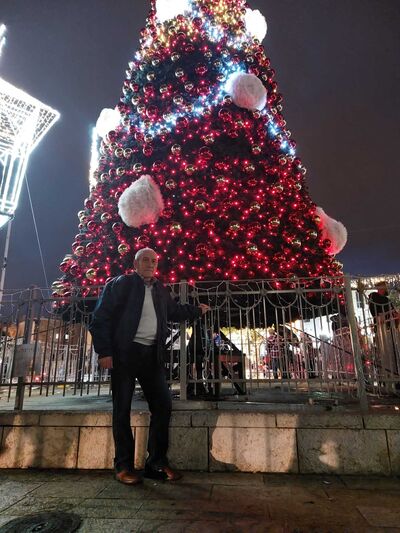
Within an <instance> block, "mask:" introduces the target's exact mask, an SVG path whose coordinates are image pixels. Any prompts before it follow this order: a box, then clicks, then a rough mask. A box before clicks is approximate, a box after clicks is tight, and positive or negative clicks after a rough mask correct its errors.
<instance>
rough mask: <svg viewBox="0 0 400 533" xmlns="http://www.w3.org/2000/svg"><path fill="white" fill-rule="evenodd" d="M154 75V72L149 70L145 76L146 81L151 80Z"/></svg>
mask: <svg viewBox="0 0 400 533" xmlns="http://www.w3.org/2000/svg"><path fill="white" fill-rule="evenodd" d="M155 77H156V73H155V72H153V71H150V72H148V73H147V75H146V78H147V80H148V81H153V80H154V79H155Z"/></svg>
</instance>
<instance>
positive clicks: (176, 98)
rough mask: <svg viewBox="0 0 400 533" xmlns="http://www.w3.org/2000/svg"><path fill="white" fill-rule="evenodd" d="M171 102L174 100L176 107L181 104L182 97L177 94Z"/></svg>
mask: <svg viewBox="0 0 400 533" xmlns="http://www.w3.org/2000/svg"><path fill="white" fill-rule="evenodd" d="M173 100H174V104H176V105H182V104H183V96H181V95H180V94H177V95H176V96H174V98H173Z"/></svg>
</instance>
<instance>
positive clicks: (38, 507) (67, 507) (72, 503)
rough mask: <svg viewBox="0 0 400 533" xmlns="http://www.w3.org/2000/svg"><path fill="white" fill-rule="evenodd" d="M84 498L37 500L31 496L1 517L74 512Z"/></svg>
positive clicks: (8, 508) (3, 512) (10, 508)
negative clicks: (48, 512) (47, 512)
mask: <svg viewBox="0 0 400 533" xmlns="http://www.w3.org/2000/svg"><path fill="white" fill-rule="evenodd" d="M81 502H82V498H50V497H48V498H37V497H35V496H33V495H31V494H29V495H28V496H26V497H25V498H23V499H22V500H19V501H18V502H17V503H15V504H14V505H11V506H10V507H7V509H5V510H4V511H2V513H1V516H5V515H7V516H22V515H26V514H35V513H42V512H46V511H65V512H68V511H72V510H73V509H74V507H76V506H77V505H79V504H80V503H81Z"/></svg>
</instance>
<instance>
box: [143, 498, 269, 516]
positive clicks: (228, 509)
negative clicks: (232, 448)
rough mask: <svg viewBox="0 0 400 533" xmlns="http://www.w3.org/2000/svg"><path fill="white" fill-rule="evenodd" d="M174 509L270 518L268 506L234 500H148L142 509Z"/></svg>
mask: <svg viewBox="0 0 400 533" xmlns="http://www.w3.org/2000/svg"><path fill="white" fill-rule="evenodd" d="M161 509H170V510H171V509H173V510H179V511H188V510H189V511H190V510H193V509H202V510H204V512H206V513H208V512H216V513H220V512H224V513H226V514H228V515H229V516H232V517H236V519H237V518H238V516H237V515H240V516H250V517H254V516H257V517H264V518H265V517H268V516H269V513H268V508H267V506H266V505H260V504H259V502H250V501H246V502H244V504H243V505H238V502H237V501H234V500H226V501H223V502H222V501H220V500H213V499H212V500H210V501H207V502H204V500H161V501H157V500H146V501H144V502H143V505H142V507H141V510H142V511H145V510H146V511H150V510H161Z"/></svg>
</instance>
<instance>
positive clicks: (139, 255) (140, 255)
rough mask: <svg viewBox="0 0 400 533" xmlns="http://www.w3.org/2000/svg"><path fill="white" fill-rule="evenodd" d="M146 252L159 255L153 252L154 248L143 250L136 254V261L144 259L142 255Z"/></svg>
mask: <svg viewBox="0 0 400 533" xmlns="http://www.w3.org/2000/svg"><path fill="white" fill-rule="evenodd" d="M145 252H154V253H155V254H156V255H157V253H156V252H155V250H153V248H141V249H140V250H138V251H137V252H136V255H135V261H139V259H140V258H141V257H142V255H143V254H144V253H145Z"/></svg>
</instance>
